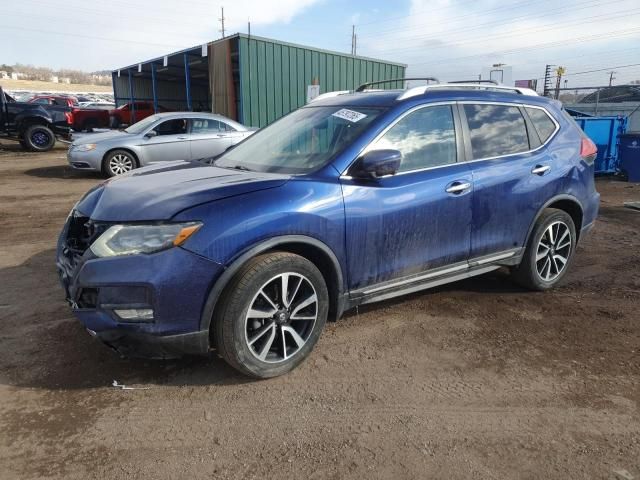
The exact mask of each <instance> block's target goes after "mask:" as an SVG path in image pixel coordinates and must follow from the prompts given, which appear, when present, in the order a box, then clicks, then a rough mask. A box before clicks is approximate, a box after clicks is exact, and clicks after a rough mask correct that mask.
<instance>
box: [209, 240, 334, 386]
mask: <svg viewBox="0 0 640 480" xmlns="http://www.w3.org/2000/svg"><path fill="white" fill-rule="evenodd" d="M221 302H222V303H221V305H220V307H219V308H217V309H216V313H215V316H214V318H213V337H214V342H215V345H216V347H217V350H218V353H219V354H220V355H221V356H222V358H223V359H224V360H225V361H226V362H227V363H229V364H230V365H231V366H232V367H234V368H235V369H237V370H239V371H240V372H242V373H244V374H245V375H249V376H252V377H255V378H269V377H275V376H278V375H282V374H284V373H287V372H289V371H291V370H293V369H294V368H296V367H297V366H298V365H299V364H300V363H301V362H302V361H303V360H304V359H305V358H306V357H307V356H308V355H309V353H310V352H311V350H312V349H313V347H314V346H315V344H316V343H317V341H318V339H319V338H320V333H321V332H322V329H323V328H324V324H325V322H326V320H327V314H328V311H329V294H328V292H327V286H326V284H325V281H324V278H323V277H322V274H321V273H320V271H319V270H318V268H317V267H316V266H315V265H314V264H313V263H311V262H310V261H309V260H307V259H305V258H303V257H301V256H299V255H295V254H292V253H288V252H275V253H268V254H264V255H260V256H258V257H256V258H254V259H252V260H250V261H249V262H247V264H246V265H244V266H243V267H242V268H241V269H240V270H239V271H238V273H237V274H236V275H235V276H234V278H233V279H232V280H231V282H230V283H229V285H228V287H227V288H226V290H225V293H224V295H223V297H222V301H221Z"/></svg>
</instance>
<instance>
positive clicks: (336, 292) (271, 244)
mask: <svg viewBox="0 0 640 480" xmlns="http://www.w3.org/2000/svg"><path fill="white" fill-rule="evenodd" d="M275 251H280V252H289V253H295V254H296V255H300V256H301V257H304V258H306V259H307V260H309V261H310V262H312V263H313V264H314V265H315V266H316V267H317V268H318V270H320V273H322V276H323V277H324V279H325V282H326V284H327V290H328V291H329V318H330V319H334V320H337V319H338V318H340V316H341V315H342V313H343V311H344V309H345V296H344V292H345V287H344V278H343V275H342V268H341V267H340V262H339V261H338V258H337V257H336V255H335V253H334V252H333V250H331V248H329V247H328V246H327V245H326V244H325V243H324V242H321V241H320V240H317V239H315V238H313V237H308V236H306V235H283V236H279V237H274V238H271V239H269V240H265V241H263V242H260V243H258V244H257V245H254V246H253V247H251V248H249V249H248V250H246V251H245V252H244V253H242V254H241V255H239V256H238V257H236V258H235V259H234V260H233V261H232V262H231V263H230V264H229V266H228V267H227V268H226V269H225V271H224V272H223V273H222V275H221V276H220V277H219V278H218V280H217V281H216V282H215V283H214V284H213V286H212V287H211V289H210V291H209V295H208V297H207V301H206V302H205V306H204V309H203V312H202V317H201V319H200V329H201V330H209V327H210V326H211V320H212V319H213V314H214V312H215V310H216V307H217V306H218V301H219V299H220V296H221V295H222V293H223V292H224V289H225V288H226V287H227V285H228V284H229V281H230V280H231V279H232V278H233V276H234V275H235V274H236V272H238V270H239V269H240V268H241V267H242V266H243V265H244V264H245V263H246V262H248V261H249V260H251V259H252V258H254V257H256V256H257V255H260V254H263V253H268V252H275Z"/></svg>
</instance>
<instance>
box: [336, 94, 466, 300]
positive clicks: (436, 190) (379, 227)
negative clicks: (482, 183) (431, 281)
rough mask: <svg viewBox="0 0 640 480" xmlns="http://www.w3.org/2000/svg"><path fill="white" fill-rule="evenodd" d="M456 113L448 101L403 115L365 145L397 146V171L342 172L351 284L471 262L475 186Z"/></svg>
mask: <svg viewBox="0 0 640 480" xmlns="http://www.w3.org/2000/svg"><path fill="white" fill-rule="evenodd" d="M455 115H457V114H456V112H455V107H454V106H453V105H449V104H447V105H434V106H424V107H420V108H418V109H416V110H413V111H411V112H410V113H408V114H405V115H404V116H402V117H401V118H400V120H398V121H397V122H396V123H395V124H394V125H393V126H392V127H391V128H390V129H388V130H387V131H386V132H385V133H383V134H382V136H380V137H379V138H378V139H377V140H375V141H374V142H373V143H372V144H371V145H369V147H367V150H374V149H395V150H399V151H400V152H401V153H402V155H403V159H402V162H401V165H400V169H399V171H398V172H397V173H396V174H395V175H393V176H389V177H383V178H378V179H372V180H358V179H355V178H348V177H347V178H345V177H343V180H342V183H343V195H344V204H345V216H346V247H347V257H348V258H347V262H348V275H349V288H350V289H351V290H357V289H360V288H363V287H366V286H369V285H374V284H377V283H381V282H385V281H387V280H392V279H396V278H400V277H403V276H406V275H411V274H414V273H418V272H422V271H425V270H430V269H433V268H438V267H442V266H444V265H450V264H453V263H458V262H465V261H466V260H467V258H468V255H469V246H470V232H471V197H472V195H471V194H472V190H473V186H472V180H471V172H470V170H469V167H468V165H467V164H465V163H457V161H458V155H459V152H461V150H462V148H463V147H462V141H461V139H460V138H457V135H456V128H455V124H456V120H455V118H456V117H455Z"/></svg>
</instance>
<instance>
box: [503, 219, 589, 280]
mask: <svg viewBox="0 0 640 480" xmlns="http://www.w3.org/2000/svg"><path fill="white" fill-rule="evenodd" d="M576 241H577V236H576V227H575V224H574V223H573V219H572V218H571V216H570V215H569V214H568V213H567V212H565V211H563V210H557V209H555V208H549V209H547V210H545V211H544V212H543V213H542V215H540V217H539V218H538V220H536V223H535V226H534V228H533V232H532V233H531V237H530V239H529V243H528V245H527V248H526V250H525V253H524V256H523V258H522V262H521V263H520V265H518V266H517V267H516V268H515V269H513V272H512V273H513V277H514V279H515V280H516V282H517V283H519V284H520V285H522V286H523V287H526V288H530V289H532V290H548V289H550V288H552V287H554V286H556V285H557V284H558V283H559V282H560V281H561V280H562V279H563V278H564V276H565V275H566V274H567V270H568V269H569V264H570V263H571V260H572V258H573V254H574V252H575V249H576Z"/></svg>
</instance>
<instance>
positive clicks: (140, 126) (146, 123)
mask: <svg viewBox="0 0 640 480" xmlns="http://www.w3.org/2000/svg"><path fill="white" fill-rule="evenodd" d="M159 119H160V117H159V116H158V115H151V116H150V117H147V118H145V119H144V120H140V121H139V122H137V123H134V124H133V125H131V126H130V127H128V128H125V129H124V131H125V132H127V133H133V134H138V133H142V132H144V131H145V130H146V129H147V128H149V127H150V126H151V125H152V124H153V123H154V122H156V121H157V120H159Z"/></svg>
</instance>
